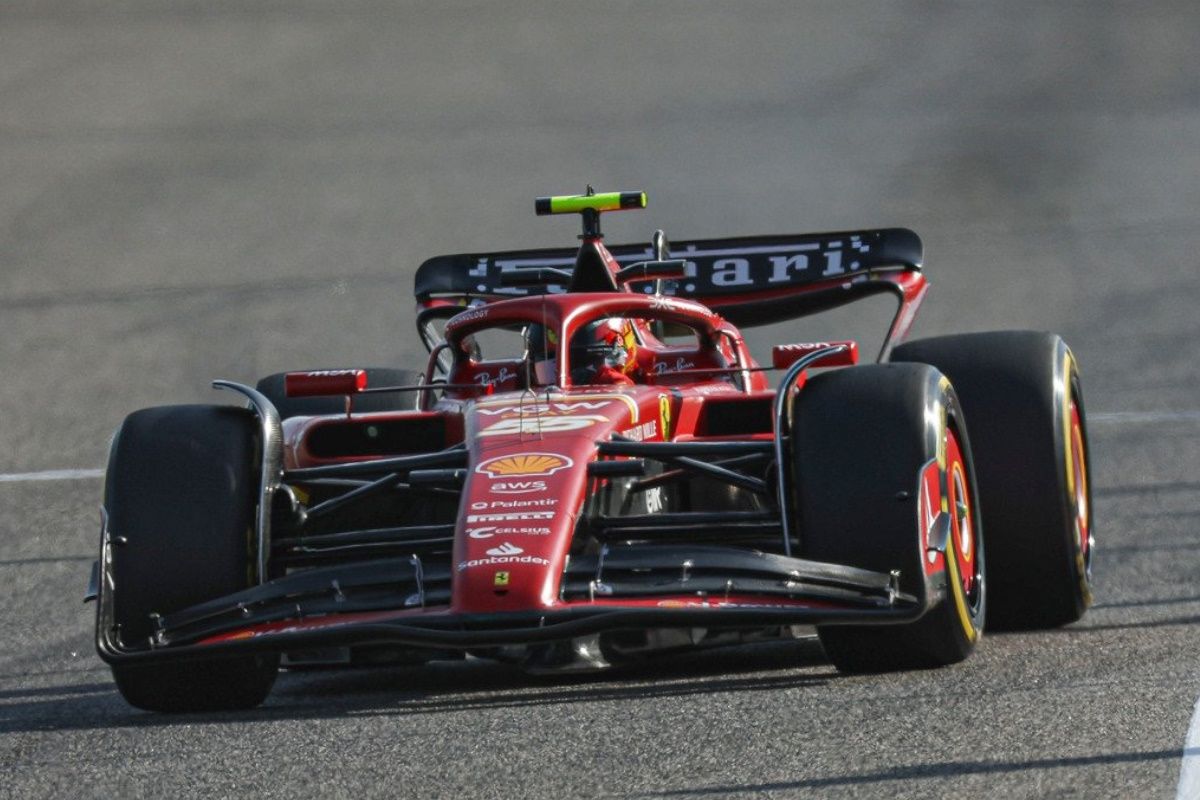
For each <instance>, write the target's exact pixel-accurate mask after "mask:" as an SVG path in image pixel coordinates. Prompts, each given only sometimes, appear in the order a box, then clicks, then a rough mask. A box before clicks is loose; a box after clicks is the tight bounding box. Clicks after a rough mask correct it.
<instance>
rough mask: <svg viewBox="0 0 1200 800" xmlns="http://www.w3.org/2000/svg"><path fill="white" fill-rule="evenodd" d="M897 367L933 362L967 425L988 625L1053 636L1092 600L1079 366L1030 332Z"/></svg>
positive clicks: (920, 349)
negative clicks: (985, 566)
mask: <svg viewBox="0 0 1200 800" xmlns="http://www.w3.org/2000/svg"><path fill="white" fill-rule="evenodd" d="M892 361H893V362H896V361H910V362H921V363H925V364H932V365H933V366H935V367H937V368H938V369H939V370H941V371H942V372H944V373H945V374H946V375H947V376H948V377H949V378H950V380H951V381H953V382H954V388H955V390H956V391H957V392H958V396H959V398H960V399H961V401H962V404H963V408H964V409H965V410H966V413H967V416H968V418H969V419H970V420H971V442H972V444H973V445H974V448H975V465H976V468H977V469H978V471H979V499H980V503H981V506H980V508H981V511H982V513H983V517H984V519H985V520H986V522H987V530H988V541H987V559H988V563H989V564H990V565H991V567H992V573H991V600H992V607H991V613H990V617H989V623H990V624H991V625H992V627H994V628H1007V629H1021V628H1025V629H1031V628H1054V627H1058V626H1060V625H1065V624H1067V623H1070V622H1074V621H1076V620H1078V619H1079V618H1080V617H1082V616H1083V614H1084V612H1085V611H1086V610H1087V608H1088V606H1089V605H1091V602H1092V550H1093V545H1094V540H1093V534H1092V513H1091V510H1092V497H1091V484H1090V481H1089V480H1088V477H1089V475H1090V464H1089V456H1088V438H1087V416H1086V414H1085V412H1084V405H1083V390H1082V386H1081V384H1080V379H1079V367H1078V366H1077V365H1076V363H1075V357H1074V355H1073V354H1072V353H1071V350H1070V348H1068V347H1067V345H1066V343H1065V342H1064V341H1063V340H1062V337H1060V336H1057V335H1055V334H1052V333H1042V332H1036V331H994V332H988V333H969V334H960V335H956V336H939V337H935V338H932V339H923V340H919V341H915V342H910V343H908V344H904V345H901V346H899V347H897V348H896V349H895V350H894V351H893V353H892Z"/></svg>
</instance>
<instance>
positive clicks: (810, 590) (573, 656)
mask: <svg viewBox="0 0 1200 800" xmlns="http://www.w3.org/2000/svg"><path fill="white" fill-rule="evenodd" d="M644 205H645V195H644V194H642V193H609V194H594V193H591V192H590V190H589V193H588V194H586V195H578V196H569V197H548V198H540V199H539V200H538V201H537V204H536V208H537V211H538V213H539V214H544V213H549V214H557V213H578V214H580V215H581V216H582V221H583V235H582V237H581V240H582V244H581V245H580V246H579V248H578V251H577V252H576V251H574V250H567V249H562V250H559V249H553V250H532V251H516V252H504V253H473V254H468V255H454V256H442V257H437V258H433V259H430V260H429V261H426V262H425V263H424V264H422V265H421V267H420V268H419V269H418V270H417V273H416V298H417V308H418V313H417V327H418V330H419V333H420V335H421V337H422V339H423V340H424V341H425V343H426V344H427V345H428V347H429V349H430V356H429V360H428V364H427V365H426V366H425V368H424V369H423V370H421V371H405V370H397V369H362V368H353V369H332V370H312V371H307V372H292V373H285V374H279V375H272V376H270V377H267V378H264V379H263V380H262V381H260V382H259V383H258V384H257V386H256V387H251V386H245V385H239V384H236V383H232V382H228V381H216V382H215V383H214V386H216V387H217V388H219V389H225V390H230V391H232V392H235V393H237V394H239V395H241V397H242V399H243V400H244V403H243V404H242V405H241V406H238V405H212V406H209V405H190V406H166V407H159V408H150V409H145V410H142V411H138V412H136V413H134V414H131V415H130V416H129V417H128V418H126V420H125V421H124V423H123V424H122V425H121V426H120V428H119V430H118V431H117V434H116V436H115V438H114V441H113V444H112V449H111V455H110V458H109V463H108V471H107V479H106V483H105V495H104V506H103V526H102V533H101V549H100V558H99V560H98V562H97V564H96V567H95V569H94V571H93V582H92V587H91V588H90V592H89V594H90V597H92V598H94V599H96V600H97V619H96V644H97V648H98V650H99V653H100V656H101V657H102V658H103V659H104V660H105V661H106V662H108V663H109V664H110V665H111V667H112V671H113V675H114V677H115V679H116V683H117V686H118V687H119V689H120V691H121V694H122V695H123V696H124V697H125V699H126V700H127V701H128V702H130V703H131V704H133V705H134V706H138V707H140V708H145V709H152V710H157V711H186V710H196V709H227V708H243V707H250V706H254V705H256V704H258V703H260V702H262V701H263V699H264V698H265V697H266V695H267V694H268V692H269V691H270V689H271V686H272V684H273V682H274V680H275V676H276V673H277V670H278V669H279V666H280V663H281V659H282V660H283V663H284V664H289V665H293V666H302V665H305V664H314V663H331V662H337V663H351V664H353V663H372V662H380V661H389V660H390V661H392V662H395V661H397V660H399V661H403V662H406V663H413V662H417V663H419V662H422V661H426V660H430V659H446V658H455V657H457V658H462V657H465V656H467V655H470V656H473V657H477V658H480V657H482V658H495V659H502V660H509V661H516V662H519V663H520V664H522V665H523V666H525V667H526V668H527V669H530V670H533V671H553V670H578V669H598V668H603V667H605V666H607V665H611V664H618V663H622V662H628V661H630V660H632V659H638V658H643V657H645V656H647V655H649V654H652V653H657V652H663V651H674V650H679V649H682V648H689V647H702V646H708V645H715V644H721V643H728V642H740V641H747V640H752V639H756V638H764V637H779V636H787V635H792V634H793V632H794V631H795V628H796V626H815V629H816V632H817V634H818V635H819V637H820V642H821V644H822V645H823V647H824V649H825V651H826V653H827V654H828V656H829V658H830V659H831V660H832V662H833V664H834V665H836V667H837V668H838V669H839V670H842V671H846V672H886V671H891V670H904V669H913V668H926V667H935V666H940V665H946V664H951V663H954V662H958V661H961V660H962V659H964V658H966V657H967V656H968V655H969V654H970V653H971V652H972V650H973V649H974V647H975V646H976V644H977V642H978V641H979V638H980V635H981V633H982V631H983V628H984V624H985V615H986V618H987V624H988V625H990V626H993V627H996V626H1003V627H1008V628H1013V627H1023V628H1046V627H1053V626H1059V625H1062V624H1065V623H1069V622H1072V621H1074V620H1076V619H1078V618H1079V617H1080V616H1081V615H1082V614H1083V613H1084V611H1085V609H1086V608H1087V606H1088V604H1089V603H1090V600H1091V588H1090V580H1091V578H1090V575H1091V570H1090V565H1091V557H1092V550H1093V539H1092V525H1091V518H1090V509H1091V498H1090V487H1089V483H1088V473H1089V465H1088V447H1087V434H1086V425H1085V415H1084V404H1083V395H1082V392H1081V390H1080V379H1079V371H1078V369H1077V367H1076V364H1075V359H1074V357H1073V356H1072V354H1071V351H1070V350H1069V349H1068V348H1067V346H1066V344H1064V342H1063V340H1062V339H1061V338H1059V337H1058V336H1055V335H1052V334H1049V333H1035V332H1026V331H1004V332H994V333H972V334H966V335H957V336H942V337H938V338H933V339H926V340H923V341H915V342H911V343H907V344H898V343H899V342H901V341H902V340H903V339H904V337H905V335H906V333H907V332H908V330H909V328H910V326H911V324H912V322H913V318H914V315H915V313H916V311H917V308H918V306H919V305H920V303H921V300H922V298H923V297H924V295H925V292H926V288H927V284H926V280H925V277H924V276H923V275H922V273H921V259H922V247H921V242H920V240H919V239H918V237H917V236H916V234H914V233H913V232H912V231H909V230H904V229H885V230H862V231H851V232H842V233H831V234H810V235H790V236H765V237H754V238H732V239H712V240H703V241H689V242H684V243H682V244H677V245H676V246H671V245H669V244H668V243H667V241H666V237H665V236H663V235H662V232H661V231H659V232H656V234H655V236H654V238H653V240H652V242H651V243H650V244H649V245H627V246H614V247H606V245H605V243H604V241H603V237H602V235H601V231H600V215H601V213H602V212H606V211H614V210H618V209H625V208H641V207H644ZM880 293H883V294H890V295H893V296H894V297H895V298H896V299H897V301H898V307H897V311H896V313H895V316H894V318H893V319H892V322H891V325H890V329H889V330H888V331H887V335H886V337H885V339H884V344H883V347H882V350H881V352H880V353H879V355H878V358H877V359H876V363H872V364H864V365H858V364H857V362H858V359H859V353H858V347H857V344H856V343H855V342H853V341H830V342H816V343H795V344H780V345H777V346H775V347H774V349H773V351H772V353H771V363H770V364H769V365H761V364H759V363H758V362H756V361H755V360H754V359H753V358H752V357H751V355H750V353H749V352H748V349H747V346H746V344H745V342H744V340H743V336H742V334H741V333H740V331H739V327H738V326H752V325H760V324H766V323H777V322H782V321H787V320H789V319H793V318H796V317H799V316H801V315H805V314H810V313H813V312H816V311H820V310H822V309H828V308H831V307H834V306H839V305H842V304H844V303H847V302H850V301H853V300H856V299H858V298H862V297H867V296H871V295H876V294H880ZM818 370H819V371H818ZM772 371H775V372H776V375H777V377H772V376H771V375H770V373H771V372H772ZM773 386H774V388H772V387H773ZM968 431H969V435H968ZM985 530H986V534H987V535H986V539H985V537H984V532H985Z"/></svg>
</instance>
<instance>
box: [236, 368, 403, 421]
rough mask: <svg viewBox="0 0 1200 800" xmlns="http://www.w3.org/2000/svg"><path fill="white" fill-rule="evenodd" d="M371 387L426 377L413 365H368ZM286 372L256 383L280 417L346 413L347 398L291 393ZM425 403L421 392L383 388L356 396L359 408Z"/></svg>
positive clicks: (393, 408)
mask: <svg viewBox="0 0 1200 800" xmlns="http://www.w3.org/2000/svg"><path fill="white" fill-rule="evenodd" d="M366 373H367V388H368V389H370V388H378V387H383V386H414V385H416V384H418V383H420V382H421V381H423V380H424V377H425V376H424V375H422V374H421V373H420V372H416V371H415V370H411V369H387V368H385V367H367V368H366ZM286 377H287V373H286V372H277V373H275V374H274V375H268V376H267V377H265V378H263V379H262V380H260V381H259V382H258V385H257V386H256V387H255V388H256V389H258V391H259V392H260V393H262V394H264V395H266V397H267V399H268V400H270V401H271V403H272V404H273V405H274V406H275V408H276V410H278V411H279V418H280V419H287V418H288V417H310V416H317V415H320V414H342V413H344V412H345V410H346V401H345V399H344V398H341V397H288V396H287V392H285V391H284V379H285V378H286ZM420 407H421V394H420V392H396V393H394V394H393V393H390V392H381V393H380V394H363V395H358V396H357V397H355V398H354V410H355V411H363V412H367V411H418V410H420Z"/></svg>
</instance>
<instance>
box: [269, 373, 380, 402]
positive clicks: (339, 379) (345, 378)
mask: <svg viewBox="0 0 1200 800" xmlns="http://www.w3.org/2000/svg"><path fill="white" fill-rule="evenodd" d="M366 388H367V371H366V370H365V369H319V370H313V371H312V372H289V373H288V374H287V375H286V376H284V379H283V392H284V394H286V395H287V396H288V397H328V396H330V395H339V394H344V395H351V394H358V393H359V392H361V391H362V390H363V389H366Z"/></svg>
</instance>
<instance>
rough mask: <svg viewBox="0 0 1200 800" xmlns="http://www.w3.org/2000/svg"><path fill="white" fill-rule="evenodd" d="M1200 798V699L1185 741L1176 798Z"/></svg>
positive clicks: (1183, 799)
mask: <svg viewBox="0 0 1200 800" xmlns="http://www.w3.org/2000/svg"><path fill="white" fill-rule="evenodd" d="M1197 798H1200V700H1197V701H1196V710H1195V711H1193V712H1192V724H1191V725H1190V726H1189V727H1188V732H1187V739H1186V740H1185V741H1184V743H1183V763H1181V764H1180V765H1179V788H1178V789H1176V790H1175V800H1197Z"/></svg>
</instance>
